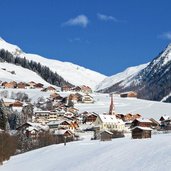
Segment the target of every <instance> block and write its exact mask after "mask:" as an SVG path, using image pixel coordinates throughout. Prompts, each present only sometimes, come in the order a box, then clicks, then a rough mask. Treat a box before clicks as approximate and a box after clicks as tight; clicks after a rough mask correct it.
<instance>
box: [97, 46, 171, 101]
mask: <svg viewBox="0 0 171 171" xmlns="http://www.w3.org/2000/svg"><path fill="white" fill-rule="evenodd" d="M170 73H171V44H169V45H168V46H167V47H166V49H165V50H164V51H162V52H161V53H160V54H159V55H158V56H157V57H156V58H155V59H153V60H152V62H150V63H148V64H144V65H140V66H138V67H133V68H128V69H127V70H125V71H124V72H122V73H119V74H116V75H114V76H112V77H109V78H106V79H105V80H104V81H103V82H102V83H100V84H99V85H98V86H97V89H98V91H101V92H124V91H130V90H134V91H137V92H138V95H139V97H140V98H144V99H149V100H157V101H167V102H171V96H170V94H171V74H170Z"/></svg>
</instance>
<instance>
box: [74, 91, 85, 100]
mask: <svg viewBox="0 0 171 171" xmlns="http://www.w3.org/2000/svg"><path fill="white" fill-rule="evenodd" d="M74 96H75V97H76V99H77V102H82V98H83V95H81V94H80V93H75V94H74Z"/></svg>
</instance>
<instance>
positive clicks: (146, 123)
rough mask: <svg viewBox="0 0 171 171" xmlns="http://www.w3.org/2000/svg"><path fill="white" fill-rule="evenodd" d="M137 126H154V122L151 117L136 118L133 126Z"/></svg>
mask: <svg viewBox="0 0 171 171" xmlns="http://www.w3.org/2000/svg"><path fill="white" fill-rule="evenodd" d="M136 126H140V127H151V126H152V122H151V121H150V120H149V119H143V118H142V119H140V118H139V119H134V120H133V121H132V124H131V127H132V128H133V127H136Z"/></svg>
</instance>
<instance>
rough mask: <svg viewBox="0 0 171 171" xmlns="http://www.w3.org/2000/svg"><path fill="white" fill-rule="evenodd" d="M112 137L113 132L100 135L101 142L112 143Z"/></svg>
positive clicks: (106, 131)
mask: <svg viewBox="0 0 171 171" xmlns="http://www.w3.org/2000/svg"><path fill="white" fill-rule="evenodd" d="M112 135H113V133H112V132H110V131H108V130H104V131H102V132H101V133H100V140H101V141H111V140H112Z"/></svg>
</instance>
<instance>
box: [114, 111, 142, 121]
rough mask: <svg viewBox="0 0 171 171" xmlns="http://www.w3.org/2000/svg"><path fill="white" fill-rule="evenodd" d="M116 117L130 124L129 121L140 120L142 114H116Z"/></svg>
mask: <svg viewBox="0 0 171 171" xmlns="http://www.w3.org/2000/svg"><path fill="white" fill-rule="evenodd" d="M116 116H117V117H118V118H120V119H122V120H123V121H124V122H128V121H133V120H135V119H138V118H140V117H141V115H140V114H131V113H128V114H125V115H124V114H116Z"/></svg>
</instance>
